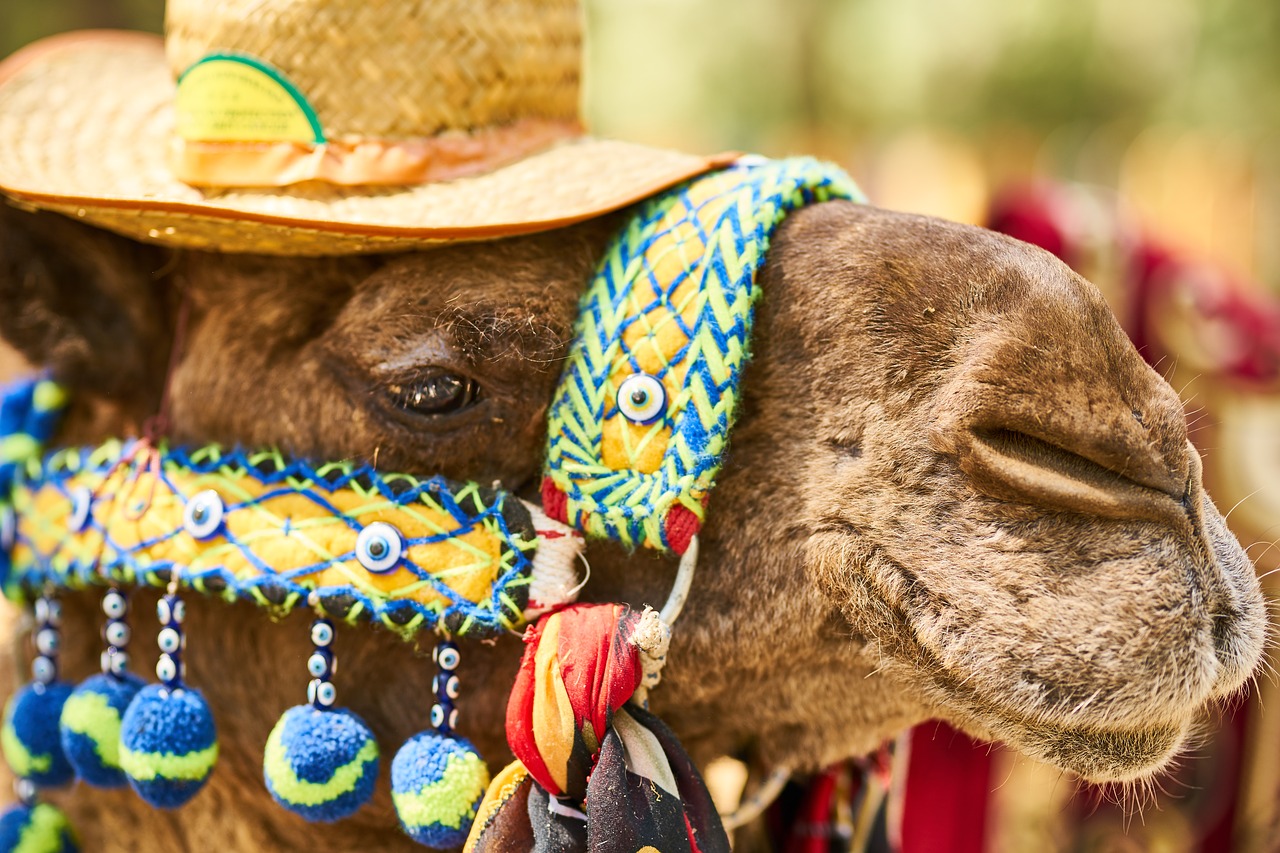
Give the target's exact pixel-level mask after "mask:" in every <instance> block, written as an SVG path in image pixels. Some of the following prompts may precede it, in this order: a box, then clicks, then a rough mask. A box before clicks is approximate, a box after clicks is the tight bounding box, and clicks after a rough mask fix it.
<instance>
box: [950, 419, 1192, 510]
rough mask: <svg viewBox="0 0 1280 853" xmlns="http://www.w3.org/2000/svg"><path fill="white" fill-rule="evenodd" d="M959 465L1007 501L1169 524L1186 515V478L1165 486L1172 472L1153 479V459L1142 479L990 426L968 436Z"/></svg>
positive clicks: (1104, 459) (1102, 460)
mask: <svg viewBox="0 0 1280 853" xmlns="http://www.w3.org/2000/svg"><path fill="white" fill-rule="evenodd" d="M1082 446H1084V447H1088V444H1087V443H1083V444H1082ZM1125 461H1126V462H1127V461H1128V458H1125ZM959 462H960V466H961V468H962V469H963V470H964V471H965V473H966V474H968V475H969V478H970V482H971V484H972V485H973V486H974V488H976V489H977V490H978V491H980V492H983V493H985V494H989V495H991V496H993V497H997V498H1000V499H1003V500H1014V501H1020V502H1025V503H1032V504H1036V505H1039V506H1045V507H1051V508H1055V509H1061V510H1068V511H1073V512H1081V513H1087V514H1093V515H1101V516H1104V517H1109V518H1142V519H1146V520H1152V521H1164V522H1168V521H1170V520H1171V519H1175V518H1179V517H1185V513H1184V510H1183V507H1182V506H1181V505H1180V503H1181V501H1182V500H1183V496H1184V494H1185V493H1186V489H1185V488H1184V487H1183V486H1184V485H1185V482H1186V481H1185V478H1183V477H1181V476H1179V477H1178V478H1177V482H1178V483H1179V486H1178V488H1176V489H1171V488H1167V486H1168V484H1169V483H1171V482H1174V480H1173V478H1172V474H1171V473H1170V472H1165V473H1164V476H1158V475H1153V474H1152V473H1151V471H1150V469H1152V468H1153V467H1154V465H1153V464H1152V463H1151V461H1150V460H1148V461H1147V464H1146V465H1145V466H1143V467H1144V468H1145V469H1147V471H1146V473H1145V476H1144V474H1142V473H1138V471H1136V470H1132V469H1131V467H1130V466H1128V465H1125V464H1121V463H1118V462H1117V461H1116V460H1115V459H1112V458H1110V457H1108V456H1105V455H1100V454H1095V453H1090V454H1089V455H1085V453H1083V452H1076V451H1075V450H1073V449H1070V448H1069V447H1067V446H1063V444H1059V443H1056V442H1054V441H1051V440H1049V439H1048V438H1045V437H1041V436H1039V435H1031V434H1029V433H1026V432H1022V431H1020V430H1016V429H1009V428H1004V427H987V428H974V429H972V430H970V431H969V432H968V435H967V441H962V442H961V445H960V454H959ZM1134 467H1135V468H1136V467H1137V466H1134Z"/></svg>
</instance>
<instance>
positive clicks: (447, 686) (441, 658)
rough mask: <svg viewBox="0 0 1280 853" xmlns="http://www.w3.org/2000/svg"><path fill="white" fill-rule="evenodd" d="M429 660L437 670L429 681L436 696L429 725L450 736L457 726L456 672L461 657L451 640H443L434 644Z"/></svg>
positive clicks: (457, 686) (457, 683) (457, 684)
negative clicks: (433, 662)
mask: <svg viewBox="0 0 1280 853" xmlns="http://www.w3.org/2000/svg"><path fill="white" fill-rule="evenodd" d="M431 659H432V660H433V661H435V664H436V667H437V668H438V670H439V671H438V672H437V673H436V676H435V678H433V679H432V680H431V689H432V690H433V691H435V694H436V704H435V705H433V706H431V725H432V726H433V727H434V728H435V730H436V731H438V732H440V734H442V735H451V734H453V730H454V729H455V728H457V726H458V708H457V705H456V702H457V699H458V688H459V682H458V676H457V672H456V671H457V669H458V664H459V663H461V662H462V655H461V653H460V652H459V651H458V646H457V644H455V643H454V642H453V640H450V639H443V640H440V642H438V643H436V647H435V651H433V652H432V653H431Z"/></svg>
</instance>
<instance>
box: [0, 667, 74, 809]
mask: <svg viewBox="0 0 1280 853" xmlns="http://www.w3.org/2000/svg"><path fill="white" fill-rule="evenodd" d="M70 695H71V685H70V684H68V683H67V682H65V681H55V682H53V683H51V684H40V683H38V682H36V683H32V684H28V685H27V686H26V687H23V688H22V689H21V690H19V691H18V692H17V693H15V694H14V695H13V697H12V698H10V699H9V704H8V705H6V706H5V709H4V727H3V728H0V746H3V748H4V757H5V760H6V761H8V762H9V766H10V767H11V768H12V769H13V772H14V774H15V775H17V776H19V777H21V778H24V779H30V780H31V781H32V782H35V783H36V784H37V785H55V786H56V785H65V784H67V783H68V782H70V781H71V780H72V779H74V778H75V770H74V769H73V768H72V766H71V762H69V761H67V756H66V753H64V752H63V751H62V739H61V737H60V736H59V733H58V720H59V718H60V717H61V716H62V705H63V703H64V702H66V701H67V697H68V696H70Z"/></svg>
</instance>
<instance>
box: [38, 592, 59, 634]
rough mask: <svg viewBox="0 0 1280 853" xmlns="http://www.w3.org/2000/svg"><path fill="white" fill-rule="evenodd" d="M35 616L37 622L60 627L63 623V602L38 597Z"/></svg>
mask: <svg viewBox="0 0 1280 853" xmlns="http://www.w3.org/2000/svg"><path fill="white" fill-rule="evenodd" d="M35 617H36V621H37V622H44V623H47V624H49V625H52V626H53V627H55V628H56V627H58V626H59V625H61V624H62V603H61V602H59V601H57V600H56V599H52V598H37V599H36V605H35Z"/></svg>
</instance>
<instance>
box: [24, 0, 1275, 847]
mask: <svg viewBox="0 0 1280 853" xmlns="http://www.w3.org/2000/svg"><path fill="white" fill-rule="evenodd" d="M210 2H214V0H210ZM586 6H587V16H588V32H589V41H588V68H587V75H586V78H587V89H586V99H587V103H586V111H587V115H588V118H589V120H590V123H591V125H592V128H593V130H594V131H595V132H597V133H599V134H602V135H607V136H617V137H622V138H626V139H631V140H635V141H640V142H649V143H653V144H658V145H664V146H670V147H675V148H681V149H685V150H694V151H707V152H710V151H714V150H723V149H738V150H744V151H752V152H758V153H762V154H767V155H775V156H781V155H786V154H793V153H809V154H817V155H820V156H823V157H826V158H829V159H831V160H834V161H837V162H839V163H840V164H842V165H844V166H845V167H846V168H847V169H848V170H849V171H850V173H851V174H852V175H853V176H854V177H855V178H856V179H857V180H858V181H859V182H860V183H861V184H862V185H863V187H864V189H865V190H866V191H867V192H868V194H869V195H870V197H871V198H872V199H873V200H874V202H875V203H877V204H879V205H881V206H884V207H890V208H897V209H901V210H908V211H914V212H920V213H928V214H933V215H939V216H943V217H947V218H950V219H956V220H960V221H965V222H971V223H977V224H988V225H991V226H993V227H999V228H1001V229H1002V230H1006V231H1008V232H1010V233H1013V234H1015V236H1019V237H1022V238H1023V239H1028V240H1031V241H1033V242H1037V243H1039V244H1040V245H1042V246H1045V247H1046V248H1048V249H1050V250H1051V251H1055V252H1056V253H1058V254H1059V255H1060V256H1062V257H1063V258H1064V260H1067V261H1068V262H1069V263H1072V264H1073V265H1074V266H1076V267H1077V268H1078V269H1080V270H1081V271H1082V272H1083V273H1085V274H1086V275H1087V276H1088V277H1089V278H1090V279H1091V280H1093V281H1094V282H1095V283H1096V284H1098V285H1099V286H1100V287H1101V288H1102V289H1103V291H1104V293H1105V294H1106V295H1107V297H1108V299H1109V300H1110V301H1111V304H1112V306H1113V308H1114V309H1115V310H1116V313H1117V315H1118V316H1119V318H1120V320H1121V322H1122V323H1123V325H1124V326H1125V327H1126V329H1127V330H1128V331H1129V333H1130V334H1131V336H1132V337H1133V338H1134V341H1135V343H1136V344H1137V345H1138V346H1139V348H1140V351H1142V352H1143V354H1144V355H1145V356H1146V357H1147V358H1148V360H1149V361H1151V362H1152V364H1153V365H1155V366H1156V367H1157V369H1160V370H1161V371H1162V372H1164V373H1165V375H1166V376H1167V377H1168V378H1169V379H1170V381H1171V382H1172V384H1173V385H1174V387H1175V388H1177V389H1178V390H1179V391H1180V393H1182V394H1183V396H1184V399H1185V400H1187V403H1188V408H1189V411H1190V412H1191V413H1192V414H1193V416H1194V418H1193V419H1194V422H1195V424H1196V432H1195V440H1196V442H1197V444H1198V445H1199V447H1200V449H1201V451H1202V453H1204V454H1205V459H1206V466H1207V480H1208V482H1209V484H1210V489H1211V491H1212V492H1213V494H1214V496H1215V498H1216V500H1217V502H1218V504H1219V506H1221V507H1222V508H1223V509H1224V510H1225V509H1227V508H1232V509H1233V512H1232V514H1231V516H1230V520H1231V522H1232V525H1233V528H1234V529H1235V531H1236V533H1237V535H1238V536H1239V537H1240V538H1241V540H1242V541H1243V542H1244V544H1245V545H1247V546H1249V549H1250V554H1251V555H1252V556H1253V557H1254V558H1255V559H1256V560H1257V561H1258V565H1259V569H1260V570H1270V569H1273V568H1276V567H1277V566H1280V553H1278V551H1280V549H1277V548H1275V547H1273V542H1274V540H1275V538H1276V536H1277V529H1280V523H1278V522H1280V307H1278V306H1280V302H1277V301H1275V300H1276V297H1278V296H1280V293H1278V292H1277V291H1280V240H1276V239H1274V235H1276V234H1278V233H1280V4H1278V3H1276V2H1274V0H1122V2H1117V0H1075V1H1074V2H1069V3H1068V2H1061V0H1019V2H1016V3H1012V2H1007V0H586ZM162 12H163V3H162V0H0V56H4V55H6V54H8V53H9V52H11V51H13V50H15V49H17V48H18V47H20V46H22V45H24V44H26V43H28V42H30V41H32V40H34V39H36V38H38V37H40V36H43V35H48V34H52V33H55V32H59V31H63V30H68V29H77V28H84V27H129V28H138V29H148V30H154V31H157V32H158V31H159V30H160V28H161V25H162ZM1269 595H1270V597H1271V598H1272V599H1274V598H1275V596H1276V590H1274V589H1270V590H1269ZM1268 699H1269V701H1270V702H1271V707H1272V709H1274V708H1275V707H1280V690H1278V689H1277V686H1276V684H1275V683H1274V681H1273V680H1263V681H1262V682H1261V684H1260V686H1259V688H1258V689H1257V690H1255V691H1254V692H1253V693H1252V694H1251V695H1250V696H1248V697H1243V698H1242V699H1241V700H1240V701H1239V702H1237V703H1235V704H1234V705H1232V706H1230V707H1228V708H1227V709H1225V710H1224V713H1223V715H1222V717H1221V719H1218V720H1215V721H1214V722H1213V723H1212V725H1211V726H1210V727H1209V729H1208V732H1207V734H1206V736H1205V739H1204V745H1203V746H1202V747H1201V749H1200V757H1199V760H1197V761H1188V762H1185V763H1184V764H1183V766H1182V769H1181V770H1180V771H1179V772H1178V773H1177V774H1176V775H1175V776H1173V777H1171V778H1170V779H1167V780H1165V781H1164V782H1162V787H1163V788H1164V789H1165V791H1164V792H1163V793H1159V794H1158V796H1156V798H1155V800H1154V802H1153V803H1152V804H1148V806H1147V808H1145V809H1144V810H1143V811H1142V813H1141V814H1134V813H1133V811H1132V809H1126V808H1124V807H1118V806H1115V805H1113V804H1112V802H1111V801H1112V800H1113V799H1118V798H1119V797H1117V795H1116V794H1115V792H1105V791H1098V790H1096V789H1089V788H1087V787H1084V786H1077V785H1075V784H1074V783H1072V782H1071V781H1069V780H1065V779H1063V778H1062V777H1061V776H1060V774H1059V773H1058V771H1056V770H1050V769H1048V768H1044V767H1040V766H1038V765H1035V764H1034V763H1033V762H1030V761H1027V760H1025V759H1021V758H1018V757H1016V756H1013V755H1011V754H1009V753H1005V752H1003V751H1001V750H998V749H996V750H992V749H990V748H989V747H988V746H986V745H977V744H974V743H972V742H971V741H969V740H968V739H966V738H964V737H963V736H961V735H958V734H957V733H954V732H951V731H950V730H949V729H946V728H945V727H942V726H939V725H933V724H930V725H927V726H923V727H921V728H919V729H918V730H917V731H916V733H915V734H914V735H912V736H909V737H907V738H905V739H904V740H902V741H901V742H900V743H899V744H898V745H897V750H896V754H895V756H894V758H893V759H892V764H893V774H892V776H893V780H892V781H891V782H885V783H884V785H883V787H884V788H886V789H888V790H889V797H890V801H891V803H890V806H891V807H890V809H889V812H888V819H887V822H888V823H889V824H891V825H890V827H889V831H888V833H887V835H888V837H889V838H890V839H891V840H892V841H893V842H894V843H895V844H896V846H897V847H898V848H899V849H901V850H903V851H906V853H919V851H926V850H943V849H946V850H953V851H975V853H977V851H1022V850H1115V851H1128V850H1135V851H1136V850H1158V851H1168V853H1176V851H1217V850H1266V849H1276V848H1275V847H1273V846H1272V845H1273V844H1276V835H1275V829H1276V827H1277V825H1278V823H1280V822H1278V821H1277V817H1276V815H1277V812H1278V809H1277V803H1278V802H1280V718H1277V717H1276V715H1275V713H1274V710H1273V713H1272V716H1271V717H1270V718H1267V717H1264V716H1263V715H1262V714H1261V713H1260V710H1261V706H1262V704H1263V703H1264V700H1268ZM865 767H866V765H863V769H859V770H858V771H857V773H859V774H862V778H863V780H864V783H863V788H864V789H866V788H868V787H870V786H871V782H870V781H868V780H869V779H871V777H872V776H874V775H875V772H874V771H867V772H866V773H863V770H864V769H865ZM833 772H834V771H833ZM841 778H844V777H841ZM833 784H834V783H833ZM837 787H838V786H837ZM847 787H848V786H847V785H846V788H847ZM854 787H855V788H856V787H857V786H856V785H855V786H854ZM840 790H844V788H841V789H840ZM864 794H865V790H864ZM810 795H811V792H810V794H804V795H803V796H810ZM796 796H801V795H796ZM806 802H808V801H806ZM831 811H832V813H833V814H834V813H835V812H836V811H838V809H835V808H834V807H833V808H832V809H831ZM882 820H884V818H882ZM815 843H816V842H815ZM787 846H788V849H803V850H811V851H818V850H823V851H826V850H834V849H837V848H836V847H835V846H814V845H812V844H811V845H810V846H806V847H795V846H794V845H789V844H788V845H787Z"/></svg>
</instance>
